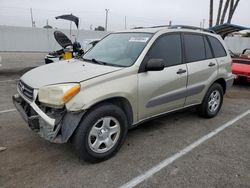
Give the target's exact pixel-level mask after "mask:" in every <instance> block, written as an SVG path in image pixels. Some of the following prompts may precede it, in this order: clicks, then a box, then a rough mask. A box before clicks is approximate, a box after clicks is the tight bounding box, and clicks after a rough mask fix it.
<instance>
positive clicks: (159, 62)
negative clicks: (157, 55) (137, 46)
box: [145, 59, 165, 71]
mask: <svg viewBox="0 0 250 188" xmlns="http://www.w3.org/2000/svg"><path fill="white" fill-rule="evenodd" d="M164 68H165V65H164V62H163V59H150V60H149V61H148V62H147V64H146V68H145V70H146V71H161V70H163V69H164Z"/></svg>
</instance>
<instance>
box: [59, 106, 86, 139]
mask: <svg viewBox="0 0 250 188" xmlns="http://www.w3.org/2000/svg"><path fill="white" fill-rule="evenodd" d="M84 113H85V111H82V112H75V113H72V112H71V113H66V114H65V116H64V117H63V120H62V128H61V143H65V142H67V141H68V140H69V138H70V137H71V136H72V134H73V133H74V131H75V129H76V128H77V126H78V125H79V123H80V121H81V119H82V117H83V115H84Z"/></svg>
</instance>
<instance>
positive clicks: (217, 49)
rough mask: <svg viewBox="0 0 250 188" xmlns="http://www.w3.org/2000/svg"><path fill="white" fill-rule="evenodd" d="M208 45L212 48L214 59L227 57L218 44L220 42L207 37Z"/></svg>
mask: <svg viewBox="0 0 250 188" xmlns="http://www.w3.org/2000/svg"><path fill="white" fill-rule="evenodd" d="M208 39H209V41H210V44H211V46H212V49H213V52H214V56H215V57H225V56H227V53H226V50H225V49H224V47H223V46H222V44H221V43H220V41H219V40H218V39H216V38H214V37H211V36H208Z"/></svg>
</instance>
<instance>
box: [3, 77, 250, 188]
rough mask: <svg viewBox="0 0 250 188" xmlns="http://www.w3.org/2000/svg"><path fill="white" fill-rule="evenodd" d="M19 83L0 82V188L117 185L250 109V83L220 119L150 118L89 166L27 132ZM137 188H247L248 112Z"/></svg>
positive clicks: (231, 97) (229, 99)
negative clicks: (17, 106)
mask: <svg viewBox="0 0 250 188" xmlns="http://www.w3.org/2000/svg"><path fill="white" fill-rule="evenodd" d="M18 77H19V75H14V74H13V75H11V76H6V75H5V76H0V89H1V92H0V104H1V105H0V147H6V150H4V151H1V152H0V187H119V186H122V185H125V184H126V183H128V182H130V181H131V180H133V179H134V178H136V177H138V176H140V175H144V174H145V173H146V172H148V171H149V170H150V169H152V168H153V167H155V166H157V165H158V164H160V163H161V162H162V161H164V160H165V159H168V158H171V157H172V156H174V155H175V154H177V153H178V152H180V151H182V150H183V149H185V148H186V147H188V146H189V145H191V144H193V143H195V142H196V141H197V140H199V139H200V138H202V137H204V136H206V135H208V134H209V133H211V132H213V131H214V130H216V129H217V128H219V127H221V126H222V125H224V124H226V123H227V122H229V121H230V120H232V119H234V118H235V117H238V116H239V115H241V114H243V113H245V112H247V111H248V110H249V109H250V85H236V86H234V87H233V88H232V89H231V90H229V91H228V93H227V94H226V96H225V100H224V104H223V106H222V109H221V112H220V113H219V114H218V116H217V117H215V118H213V119H203V118H201V117H199V116H198V115H197V114H196V111H195V110H194V109H189V110H186V111H182V112H178V113H174V114H170V115H167V116H165V117H163V118H160V119H156V120H152V121H150V122H147V123H144V124H142V125H140V126H138V127H137V128H136V129H133V130H131V131H129V133H128V137H127V139H126V142H125V144H124V145H123V147H122V148H121V150H120V151H119V152H118V153H117V155H116V156H114V157H113V158H111V159H110V160H107V161H105V162H102V163H98V164H89V163H86V162H84V161H81V160H79V159H78V158H77V156H76V155H75V154H74V152H73V151H72V149H71V144H63V145H58V144H52V143H49V142H47V141H45V140H43V139H42V138H40V137H39V136H38V135H36V134H35V133H34V132H32V131H31V130H30V129H29V128H28V127H27V125H26V123H25V122H24V121H23V120H22V118H21V117H20V115H19V114H18V113H17V112H16V111H15V110H14V106H13V104H12V101H11V96H12V95H13V94H15V93H16V79H18ZM136 186H137V187H192V188H193V187H250V114H248V115H246V116H244V117H243V118H241V119H239V120H238V121H236V122H235V123H233V124H232V125H230V126H229V127H227V128H225V129H224V130H222V131H221V132H219V133H218V134H216V135H215V136H213V137H211V138H209V139H208V140H206V141H204V142H203V143H201V144H200V145H198V146H197V147H195V148H194V149H192V150H191V151H190V152H188V153H187V154H185V155H183V156H181V157H180V158H178V159H175V160H174V161H173V162H172V163H171V164H169V165H167V166H165V167H164V168H162V169H161V170H159V171H157V173H154V174H153V175H151V176H149V177H147V178H146V179H143V181H141V182H140V183H138V184H137V185H136Z"/></svg>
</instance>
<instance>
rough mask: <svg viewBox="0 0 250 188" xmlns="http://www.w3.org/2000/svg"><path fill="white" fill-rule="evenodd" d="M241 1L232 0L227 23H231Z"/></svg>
mask: <svg viewBox="0 0 250 188" xmlns="http://www.w3.org/2000/svg"><path fill="white" fill-rule="evenodd" d="M239 2H240V0H236V2H235V4H234V0H231V5H230V11H229V15H228V20H227V23H231V21H232V18H233V15H234V12H235V10H236V8H237V7H238V5H239Z"/></svg>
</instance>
